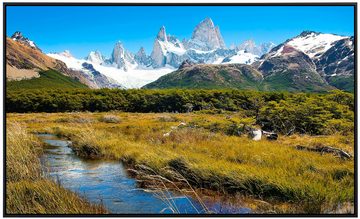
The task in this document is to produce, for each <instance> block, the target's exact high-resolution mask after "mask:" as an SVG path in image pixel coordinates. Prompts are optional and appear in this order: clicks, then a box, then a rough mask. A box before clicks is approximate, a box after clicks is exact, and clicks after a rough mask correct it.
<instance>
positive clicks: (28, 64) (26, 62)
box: [6, 38, 95, 87]
mask: <svg viewBox="0 0 360 219" xmlns="http://www.w3.org/2000/svg"><path fill="white" fill-rule="evenodd" d="M26 39H27V38H26ZM51 69H54V70H56V71H58V72H61V73H62V74H64V75H66V76H68V77H71V78H73V79H75V80H77V81H79V82H81V83H83V84H86V85H87V86H88V87H95V84H93V83H91V82H89V81H88V80H87V79H86V78H85V77H84V76H83V75H82V74H81V73H80V72H76V71H72V70H70V69H68V68H67V67H66V64H65V63H63V62H62V61H59V60H56V59H54V58H51V57H49V56H47V55H45V54H44V53H42V52H41V50H39V49H37V48H34V47H31V46H29V45H27V44H24V43H23V42H17V41H16V40H13V39H10V38H6V78H7V80H23V79H30V78H33V77H35V78H36V77H40V76H41V75H40V74H39V72H40V71H47V70H51Z"/></svg>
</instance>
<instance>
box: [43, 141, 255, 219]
mask: <svg viewBox="0 0 360 219" xmlns="http://www.w3.org/2000/svg"><path fill="white" fill-rule="evenodd" d="M38 136H39V137H40V138H41V139H42V140H43V141H44V142H45V143H46V145H47V146H46V147H45V148H44V154H43V156H42V157H41V162H42V165H43V168H44V170H45V172H46V173H47V174H48V175H49V177H51V178H53V179H54V180H55V181H57V182H58V183H60V184H61V186H63V187H65V188H67V189H70V190H72V191H74V192H76V193H78V194H79V195H81V196H82V197H85V198H86V199H88V200H89V201H90V202H92V203H101V204H103V205H104V206H105V208H107V209H108V210H109V211H110V212H111V213H114V214H159V213H173V211H171V210H170V209H169V208H168V207H169V206H168V205H167V204H165V203H164V202H163V200H161V199H160V198H158V197H157V196H156V195H155V194H154V193H151V192H147V191H145V190H143V189H141V188H139V187H138V186H137V183H136V180H135V179H133V178H131V177H129V176H128V175H127V172H126V169H125V167H124V166H123V164H122V163H121V162H116V161H108V160H89V159H82V158H80V157H78V156H77V155H75V154H74V152H73V151H72V149H71V148H70V147H69V145H70V144H71V142H69V141H66V140H63V139H59V138H57V137H56V136H54V135H51V134H39V135H38ZM171 196H172V197H176V198H175V199H173V201H174V203H175V205H176V207H177V209H178V213H182V214H198V213H203V212H202V210H201V209H202V208H201V205H200V204H199V203H198V202H197V201H195V200H194V199H192V198H191V197H186V196H184V195H176V194H173V195H171ZM204 202H205V204H206V206H207V207H208V208H209V210H210V211H212V212H214V213H218V214H226V213H227V214H229V213H232V214H234V213H235V214H247V213H251V209H249V208H243V207H231V206H227V205H224V204H223V203H221V202H218V201H209V200H206V199H205V200H204Z"/></svg>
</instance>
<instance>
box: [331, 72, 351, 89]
mask: <svg viewBox="0 0 360 219" xmlns="http://www.w3.org/2000/svg"><path fill="white" fill-rule="evenodd" d="M328 82H329V84H330V85H332V86H334V87H336V88H338V89H341V90H345V91H350V92H354V76H353V75H350V76H348V77H344V76H342V77H341V76H340V77H336V76H335V77H329V79H328Z"/></svg>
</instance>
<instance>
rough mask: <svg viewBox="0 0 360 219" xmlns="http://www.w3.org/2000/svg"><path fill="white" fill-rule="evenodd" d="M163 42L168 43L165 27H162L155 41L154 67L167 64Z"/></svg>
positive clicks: (152, 55) (152, 56)
mask: <svg viewBox="0 0 360 219" xmlns="http://www.w3.org/2000/svg"><path fill="white" fill-rule="evenodd" d="M161 42H167V39H166V31H165V27H164V26H162V27H161V28H160V30H159V33H158V35H157V37H156V39H155V41H154V46H153V51H152V53H151V59H152V61H153V63H152V64H153V66H154V67H162V66H164V65H165V64H166V53H165V51H164V50H163V48H162V45H161Z"/></svg>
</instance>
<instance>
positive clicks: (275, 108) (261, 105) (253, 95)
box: [6, 89, 354, 135]
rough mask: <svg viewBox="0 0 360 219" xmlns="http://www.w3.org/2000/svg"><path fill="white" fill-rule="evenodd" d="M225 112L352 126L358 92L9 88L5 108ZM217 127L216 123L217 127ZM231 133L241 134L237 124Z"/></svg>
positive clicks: (271, 122)
mask: <svg viewBox="0 0 360 219" xmlns="http://www.w3.org/2000/svg"><path fill="white" fill-rule="evenodd" d="M112 110H117V111H125V112H140V113H148V112H175V113H176V112H180V113H186V112H190V111H201V112H216V113H219V112H224V111H225V112H226V111H241V112H243V114H244V116H245V117H251V118H255V120H256V123H257V124H258V125H260V126H261V127H262V128H263V129H265V130H269V131H276V132H281V133H283V134H292V133H294V132H297V133H307V134H313V135H318V134H331V133H334V132H340V133H343V134H344V133H347V132H349V131H352V130H353V123H354V95H353V94H351V93H346V92H342V91H333V92H331V93H328V94H310V93H284V92H256V91H240V90H179V89H176V90H175V89H174V90H139V89H134V90H119V89H100V90H88V89H67V90H55V89H39V90H16V91H14V90H8V91H7V94H6V112H20V113H24V112H71V111H91V112H95V111H98V112H104V111H112ZM213 128H214V129H216V128H217V127H215V126H214V127H213ZM228 131H229V132H234V133H233V134H235V132H236V133H237V132H239V130H238V128H237V127H235V126H234V127H232V130H228Z"/></svg>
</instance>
